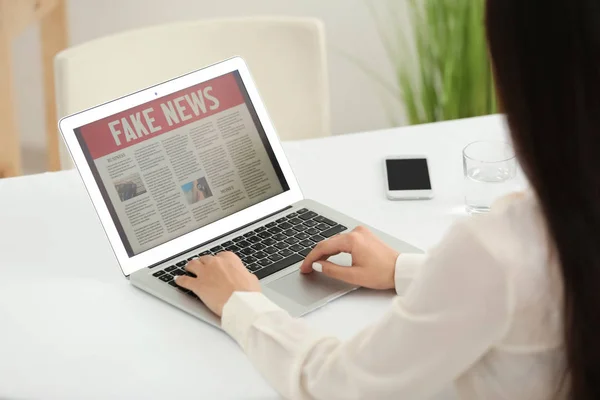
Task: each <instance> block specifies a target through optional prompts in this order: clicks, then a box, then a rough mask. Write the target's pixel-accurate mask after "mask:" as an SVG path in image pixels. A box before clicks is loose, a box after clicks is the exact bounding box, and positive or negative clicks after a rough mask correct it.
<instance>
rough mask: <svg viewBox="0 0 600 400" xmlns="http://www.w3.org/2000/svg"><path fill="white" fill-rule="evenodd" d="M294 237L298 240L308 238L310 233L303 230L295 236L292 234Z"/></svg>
mask: <svg viewBox="0 0 600 400" xmlns="http://www.w3.org/2000/svg"><path fill="white" fill-rule="evenodd" d="M294 237H295V238H296V239H299V240H304V239H308V238H309V237H310V235H308V234H306V233H304V232H300V233H299V234H297V235H296V236H294Z"/></svg>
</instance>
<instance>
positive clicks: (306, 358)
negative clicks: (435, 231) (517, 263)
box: [222, 224, 511, 400]
mask: <svg viewBox="0 0 600 400" xmlns="http://www.w3.org/2000/svg"><path fill="white" fill-rule="evenodd" d="M404 261H406V264H403V262H404ZM398 265H400V267H398ZM403 266H405V267H406V268H405V269H404V271H405V272H407V275H411V276H412V275H414V281H413V282H412V283H411V284H410V285H409V286H408V289H407V292H406V295H405V296H404V297H396V298H395V299H394V301H393V304H392V306H391V307H390V309H389V310H388V311H387V313H386V314H385V315H384V316H383V318H382V319H381V320H380V321H379V322H377V323H376V324H374V325H372V326H369V327H367V328H366V329H364V330H363V331H362V332H361V333H359V334H358V335H356V336H355V337H353V338H351V339H350V340H347V341H340V340H339V339H337V338H335V337H332V336H329V335H327V334H324V333H320V332H317V331H316V330H314V329H312V328H311V327H310V326H309V325H308V324H307V323H306V322H305V321H304V320H302V319H293V318H291V317H290V316H289V315H288V314H287V313H286V312H285V311H283V310H281V309H280V308H278V307H277V306H276V305H274V304H273V303H272V302H270V301H269V300H268V299H267V298H266V297H264V296H263V295H261V294H259V293H235V294H234V295H233V296H232V297H231V299H230V300H229V301H228V303H227V304H226V305H225V308H224V310H223V319H222V324H223V328H224V329H225V331H227V332H228V333H229V334H230V335H231V336H232V337H233V338H234V339H235V340H236V341H237V342H238V343H239V344H240V345H241V347H242V348H243V350H244V351H245V352H246V353H247V354H248V357H249V358H250V360H251V361H252V363H253V364H254V365H255V366H256V367H257V368H258V369H259V370H260V372H261V373H262V374H263V376H264V377H265V378H266V379H267V381H268V382H269V383H270V384H271V385H272V386H273V387H274V388H275V389H276V390H277V391H278V392H279V393H281V395H283V396H284V397H285V398H288V399H324V400H334V399H387V398H394V399H403V398H404V399H416V398H423V397H427V396H431V395H434V394H436V393H437V392H439V391H440V390H442V389H443V388H445V387H447V385H448V384H449V383H451V382H452V381H454V380H455V379H456V378H457V377H459V376H460V375H461V374H462V373H463V372H464V371H466V370H467V369H468V368H469V367H470V366H471V365H472V364H473V363H475V362H476V361H477V360H478V359H479V358H480V357H481V356H482V355H483V354H485V353H486V352H487V351H488V350H489V349H490V347H491V346H493V345H494V344H495V343H496V342H498V341H499V340H500V339H501V338H502V336H503V335H504V334H505V331H506V330H507V328H508V325H509V323H510V313H511V311H510V305H509V303H510V302H509V282H508V279H507V273H506V270H505V268H504V267H503V266H502V265H500V263H499V262H498V261H497V260H496V259H494V257H493V256H492V255H491V254H490V253H489V252H488V251H486V248H485V247H484V246H483V245H481V243H480V242H479V241H478V239H477V237H476V235H475V234H473V233H472V231H471V229H469V227H468V226H467V225H464V224H463V225H458V226H456V227H454V228H453V229H452V230H451V232H450V233H449V235H448V236H447V237H446V238H445V240H444V241H442V243H441V244H440V245H439V246H438V247H437V248H436V249H435V250H434V251H432V252H431V253H430V254H429V255H428V256H427V257H426V258H422V257H415V258H412V257H406V258H403V259H401V258H399V260H398V263H397V271H398V270H399V269H400V270H402V267H403ZM409 271H412V273H411V274H409V273H408V272H409ZM397 278H398V277H397ZM397 286H398V280H397Z"/></svg>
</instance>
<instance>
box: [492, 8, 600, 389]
mask: <svg viewBox="0 0 600 400" xmlns="http://www.w3.org/2000/svg"><path fill="white" fill-rule="evenodd" d="M486 20H487V21H486V23H487V35H488V43H489V49H490V53H491V57H492V64H493V68H494V74H495V78H496V87H497V89H498V96H499V102H500V104H501V106H502V108H503V110H504V111H505V112H506V114H507V118H508V124H509V127H510V130H511V135H512V139H513V142H514V145H515V149H516V151H517V154H518V156H519V160H520V161H521V164H522V166H523V168H524V170H525V172H526V174H527V176H528V178H529V180H530V182H531V184H532V186H533V189H534V190H535V192H536V194H537V196H538V198H539V202H540V205H541V208H542V211H543V213H544V216H545V218H546V221H547V224H548V229H549V232H550V235H551V238H552V240H553V242H554V245H555V248H556V255H557V256H558V259H559V261H560V264H561V272H562V278H563V282H564V318H565V320H564V340H565V342H564V343H565V351H566V354H565V356H566V368H567V369H566V371H565V377H566V379H564V380H563V385H567V386H566V389H567V393H569V398H570V399H574V400H587V399H600V1H599V0H544V1H542V0H537V1H536V0H488V1H487V11H486Z"/></svg>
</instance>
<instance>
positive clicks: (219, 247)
mask: <svg viewBox="0 0 600 400" xmlns="http://www.w3.org/2000/svg"><path fill="white" fill-rule="evenodd" d="M221 250H223V248H222V247H221V246H215V247H213V248H212V249H210V251H211V253H216V252H217V251H221Z"/></svg>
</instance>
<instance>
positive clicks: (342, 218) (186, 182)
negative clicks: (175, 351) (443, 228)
mask: <svg viewBox="0 0 600 400" xmlns="http://www.w3.org/2000/svg"><path fill="white" fill-rule="evenodd" d="M59 127H60V131H61V133H62V135H63V138H64V141H65V143H66V145H67V147H68V149H69V152H70V154H71V156H72V158H73V160H74V163H75V165H76V167H77V169H78V171H79V173H80V175H81V178H82V180H83V183H84V185H85V187H86V189H87V191H88V193H89V196H90V198H91V200H92V203H93V205H94V207H95V209H96V211H97V213H98V216H99V218H100V221H101V223H102V226H103V228H104V230H105V232H106V236H107V238H108V240H109V242H110V244H111V246H112V249H113V251H114V254H115V256H116V259H117V261H118V263H119V265H120V267H121V269H122V271H123V274H124V275H125V276H126V277H127V278H128V279H129V281H130V282H131V284H132V285H134V286H136V287H137V288H139V289H141V290H143V291H145V292H147V293H149V294H151V295H153V296H156V297H158V298H159V299H161V300H163V301H166V302H168V303H170V304H172V305H173V306H175V307H177V308H180V309H181V310H183V311H185V312H187V313H189V314H192V315H193V316H195V317H197V318H200V319H201V320H203V321H206V322H208V323H209V324H212V325H214V326H216V327H220V320H219V318H218V317H216V316H215V315H213V314H212V313H211V312H210V311H209V310H208V309H207V308H206V307H205V306H204V305H203V303H202V302H201V301H200V300H199V299H198V298H197V297H196V296H195V295H194V293H192V292H190V291H187V290H185V289H183V288H181V287H179V286H178V285H177V284H176V283H175V282H174V278H175V277H176V276H178V275H182V274H187V272H186V271H185V265H186V263H188V262H189V261H191V260H193V259H194V258H197V257H201V256H204V255H211V254H212V255H214V254H218V253H219V252H222V251H231V252H234V253H235V254H237V255H238V256H239V257H240V258H241V260H242V262H243V263H244V265H245V266H246V268H247V269H248V271H250V272H251V273H253V274H254V275H256V276H257V277H258V278H259V280H260V283H261V286H262V289H263V292H264V294H265V295H266V296H267V297H269V298H270V299H271V300H272V301H273V302H275V303H276V304H278V305H279V306H281V307H282V308H284V309H285V310H287V311H288V312H289V313H290V314H291V315H292V316H301V315H304V314H306V313H308V312H310V311H312V310H314V309H316V308H318V307H321V306H323V305H325V304H327V303H328V302H330V301H332V300H333V299H335V298H337V297H340V296H342V295H343V294H345V293H348V292H350V291H352V290H354V289H356V287H355V286H352V285H348V284H346V283H343V282H339V281H336V280H333V279H331V278H328V277H326V276H324V275H323V274H318V273H313V274H309V275H303V274H300V272H299V271H298V269H299V266H300V264H301V263H302V260H303V259H304V258H305V257H306V255H307V254H308V253H309V252H310V251H311V250H312V248H313V247H314V246H315V245H316V244H317V243H319V242H320V241H322V240H325V239H327V238H330V237H332V236H334V235H338V234H341V233H344V232H349V231H351V230H352V229H353V228H355V227H356V226H358V225H361V223H360V222H359V221H357V220H355V219H353V218H351V217H349V216H347V215H344V214H342V213H340V212H338V211H336V210H333V209H331V208H329V207H326V206H324V205H322V204H320V203H318V202H316V201H313V200H309V199H305V198H304V197H303V196H302V192H301V191H300V187H299V186H298V182H297V181H296V178H295V177H294V173H293V172H292V169H291V167H290V165H289V163H288V161H287V159H286V157H285V154H284V152H283V149H282V147H281V143H280V142H279V140H278V138H277V134H276V132H275V129H274V127H273V124H272V122H271V120H270V119H269V117H268V115H267V111H266V109H265V106H264V104H263V102H262V100H261V99H260V96H259V94H258V90H257V88H256V86H255V84H254V81H253V80H252V78H251V76H250V72H249V71H248V67H247V66H246V64H245V62H244V61H243V60H242V59H241V58H239V57H237V58H233V59H230V60H226V61H223V62H220V63H218V64H215V65H212V66H209V67H207V68H204V69H201V70H198V71H195V72H191V73H189V74H186V75H183V76H180V77H178V78H175V79H172V80H170V81H168V82H164V83H160V84H158V85H156V86H152V87H150V88H147V89H144V90H141V91H139V92H136V93H133V94H130V95H128V96H125V97H122V98H120V99H116V100H114V101H110V102H108V103H105V104H102V105H99V106H97V107H94V108H91V109H88V110H86V111H82V112H80V113H77V114H74V115H71V116H68V117H65V118H63V119H62V120H61V121H60V122H59ZM315 179H318V177H315ZM363 225H364V224H363ZM371 229H373V228H371ZM373 231H374V232H375V233H376V234H377V235H378V236H379V238H381V239H382V240H383V241H385V242H386V243H387V244H389V245H390V246H392V247H394V248H395V249H397V250H398V251H400V252H403V253H409V252H419V250H418V249H416V248H415V247H413V246H411V245H409V244H407V243H405V242H403V241H400V240H398V239H395V238H393V237H391V236H389V235H387V234H385V233H383V232H380V231H377V230H375V229H373ZM332 261H334V262H337V263H339V264H341V265H346V266H349V265H351V261H352V260H351V257H350V256H349V255H348V254H340V255H337V256H335V257H333V258H332Z"/></svg>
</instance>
